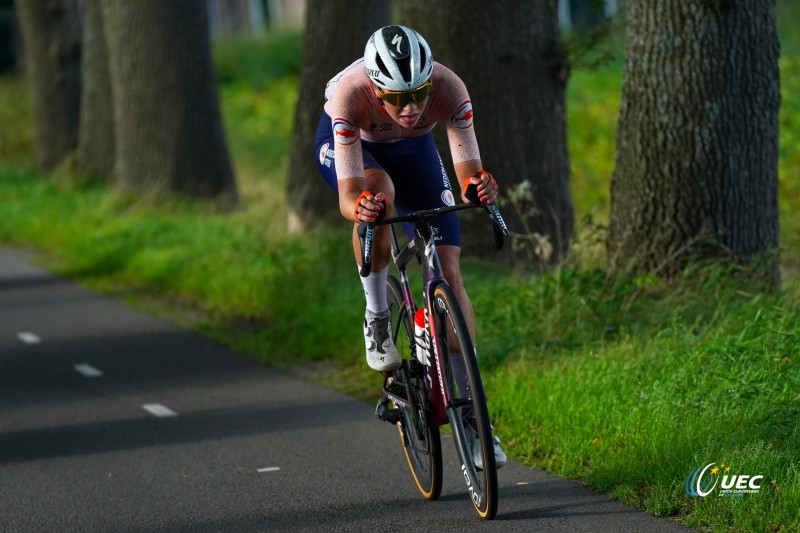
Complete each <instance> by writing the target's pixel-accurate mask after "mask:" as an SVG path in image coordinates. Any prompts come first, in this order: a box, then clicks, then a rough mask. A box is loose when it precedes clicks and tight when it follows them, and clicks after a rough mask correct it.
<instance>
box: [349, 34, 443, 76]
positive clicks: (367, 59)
mask: <svg viewBox="0 0 800 533" xmlns="http://www.w3.org/2000/svg"><path fill="white" fill-rule="evenodd" d="M364 67H365V68H366V69H367V75H369V77H370V79H371V80H372V82H373V83H375V85H377V86H378V87H380V88H381V89H384V90H387V91H408V90H411V89H416V88H417V87H419V86H420V85H422V84H423V83H425V82H426V81H428V80H429V79H430V77H431V72H433V57H432V56H431V49H430V48H429V47H428V43H426V42H425V39H423V38H422V35H420V34H419V33H417V32H416V31H414V30H412V29H411V28H407V27H405V26H386V27H383V28H381V29H379V30H378V31H376V32H375V33H373V34H372V36H371V37H370V38H369V40H368V41H367V46H366V48H365V49H364Z"/></svg>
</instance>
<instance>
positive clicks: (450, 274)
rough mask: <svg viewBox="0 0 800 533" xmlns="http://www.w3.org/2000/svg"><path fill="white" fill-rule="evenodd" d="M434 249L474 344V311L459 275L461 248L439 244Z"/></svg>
mask: <svg viewBox="0 0 800 533" xmlns="http://www.w3.org/2000/svg"><path fill="white" fill-rule="evenodd" d="M436 251H437V253H438V254H439V261H441V263H442V270H444V278H445V279H446V280H447V284H448V285H450V288H451V289H453V294H455V297H456V300H458V305H459V307H461V312H462V313H463V315H464V320H466V322H467V328H468V329H469V335H470V337H472V343H473V344H476V343H477V341H476V338H475V333H476V327H475V311H474V310H473V309H472V302H470V300H469V296H468V295H467V290H466V289H465V288H464V280H463V278H462V277H461V248H460V247H458V246H451V245H439V246H437V247H436Z"/></svg>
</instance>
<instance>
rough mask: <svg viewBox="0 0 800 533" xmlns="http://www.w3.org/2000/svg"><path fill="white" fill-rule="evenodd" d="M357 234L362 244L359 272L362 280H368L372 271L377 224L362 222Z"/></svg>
mask: <svg viewBox="0 0 800 533" xmlns="http://www.w3.org/2000/svg"><path fill="white" fill-rule="evenodd" d="M357 233H358V240H359V242H360V243H361V268H360V269H359V271H358V272H359V274H361V277H362V278H366V277H367V276H369V273H370V272H371V271H372V238H373V235H374V234H375V224H374V223H371V222H362V223H361V224H359V225H358V230H357Z"/></svg>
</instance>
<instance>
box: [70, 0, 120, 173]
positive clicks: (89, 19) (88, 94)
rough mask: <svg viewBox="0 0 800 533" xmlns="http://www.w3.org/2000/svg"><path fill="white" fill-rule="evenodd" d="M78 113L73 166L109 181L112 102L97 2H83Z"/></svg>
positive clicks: (87, 0)
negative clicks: (74, 164)
mask: <svg viewBox="0 0 800 533" xmlns="http://www.w3.org/2000/svg"><path fill="white" fill-rule="evenodd" d="M82 11H83V40H82V52H83V53H82V56H81V80H82V91H81V113H80V127H79V129H78V152H77V165H78V168H79V169H80V171H82V172H84V173H86V174H89V175H93V176H99V177H103V178H110V177H111V175H112V173H113V170H114V156H115V152H116V148H115V142H114V138H115V136H114V102H113V99H112V96H111V80H110V78H109V64H108V52H107V48H106V36H105V28H104V26H103V13H102V10H101V6H100V0H83V5H82Z"/></svg>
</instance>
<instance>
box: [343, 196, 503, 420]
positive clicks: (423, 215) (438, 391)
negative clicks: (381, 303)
mask: <svg viewBox="0 0 800 533" xmlns="http://www.w3.org/2000/svg"><path fill="white" fill-rule="evenodd" d="M467 198H471V199H473V198H474V200H473V202H474V203H464V204H458V205H453V206H445V207H439V208H435V209H429V210H425V211H417V212H414V213H409V214H407V215H401V216H397V217H393V218H390V219H386V220H383V221H381V222H378V223H370V224H366V223H364V224H362V225H361V226H359V233H358V235H359V238H360V239H361V249H362V265H361V275H362V276H367V275H368V274H369V272H370V269H371V264H372V259H371V253H372V252H371V250H372V238H373V232H374V229H375V227H376V226H378V225H381V226H384V225H388V226H389V230H390V234H391V251H392V260H393V261H394V264H395V266H396V267H397V270H398V274H399V275H400V285H401V287H402V291H403V300H404V306H405V312H406V316H407V317H409V319H410V320H413V317H414V314H415V313H416V311H417V307H416V304H415V303H414V297H413V296H412V294H411V285H410V283H409V280H408V274H407V273H406V265H408V263H409V261H411V259H414V258H416V259H417V260H418V261H419V263H420V266H421V267H422V275H423V285H424V289H425V290H424V293H423V298H424V300H425V302H424V308H425V310H426V311H427V316H429V317H433V316H434V309H433V303H432V302H433V301H434V297H433V295H434V291H435V290H436V288H437V287H438V286H439V285H441V284H443V283H444V284H447V280H446V279H445V278H444V273H443V271H442V264H441V262H440V261H439V255H438V254H437V252H436V240H435V235H434V234H433V231H432V226H431V221H432V220H433V218H435V217H436V216H439V215H443V214H445V213H450V212H453V211H460V210H462V209H471V208H475V207H483V208H484V209H485V210H486V212H487V213H488V214H489V217H490V218H491V220H492V222H493V229H494V234H495V247H496V248H497V249H498V250H499V249H500V248H502V246H503V240H504V239H505V236H507V235H508V228H506V225H505V222H504V221H503V218H502V216H501V215H500V212H499V211H498V209H497V206H496V205H494V204H482V203H480V202H477V201H475V200H476V199H477V187H476V186H475V185H470V187H469V188H468V190H467ZM398 222H414V223H415V224H414V236H413V238H411V239H410V240H409V242H408V243H407V244H406V245H405V246H401V245H400V241H399V240H398V238H397V232H396V230H395V227H394V224H395V223H398ZM435 322H436V321H435V320H429V321H428V325H427V330H428V334H429V335H430V338H431V346H432V348H433V350H432V351H433V360H432V361H433V364H431V365H425V366H426V368H425V372H426V374H427V379H425V380H423V381H424V383H425V389H426V390H425V393H426V396H427V400H428V403H429V406H428V407H429V409H427V413H426V415H425V416H426V417H427V418H428V420H427V424H428V425H430V426H441V425H444V424H447V423H448V417H447V409H448V408H449V407H450V405H449V404H450V402H449V400H448V399H447V395H446V394H445V385H444V382H445V379H444V378H445V376H443V375H442V371H441V369H442V368H443V366H442V352H441V350H440V346H439V343H438V342H437V341H438V336H437V331H436V323H435ZM394 326H395V328H400V327H401V324H395V325H394ZM396 333H397V331H396V332H395V334H396ZM409 341H410V344H411V350H412V353H416V341H415V340H414V339H409ZM411 370H413V369H411ZM411 370H409V367H408V366H404V368H403V372H408V371H411ZM391 377H392V373H391V372H384V378H385V379H384V385H383V394H384V397H390V398H391V399H393V400H394V401H395V402H396V403H401V404H404V405H406V407H407V408H410V412H411V413H412V416H413V417H414V418H415V424H416V422H417V420H416V418H417V414H416V413H417V411H418V407H419V406H418V405H416V401H415V400H414V399H413V398H412V395H411V394H410V392H411V391H410V390H406V391H404V392H406V393H407V394H406V397H405V398H403V397H401V396H400V395H398V394H396V393H395V391H392V389H391V387H390V386H388V382H389V380H390V378H391Z"/></svg>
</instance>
